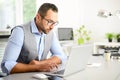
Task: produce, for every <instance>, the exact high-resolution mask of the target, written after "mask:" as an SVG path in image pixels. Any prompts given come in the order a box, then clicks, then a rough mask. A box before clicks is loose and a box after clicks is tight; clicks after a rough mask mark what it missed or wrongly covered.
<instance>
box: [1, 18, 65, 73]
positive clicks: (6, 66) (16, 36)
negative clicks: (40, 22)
mask: <svg viewBox="0 0 120 80" xmlns="http://www.w3.org/2000/svg"><path fill="white" fill-rule="evenodd" d="M31 29H32V33H33V35H34V36H35V39H36V43H37V45H36V46H37V51H38V54H39V59H41V55H42V53H43V50H44V37H45V36H46V34H44V33H40V32H39V31H38V29H37V27H36V24H35V22H34V20H32V21H31ZM23 41H24V32H23V29H22V28H20V27H16V28H15V29H14V30H13V31H12V34H11V36H10V37H9V40H8V43H7V46H6V49H5V53H4V57H3V60H2V64H1V68H2V71H3V72H5V73H8V74H9V73H10V71H11V70H12V68H13V67H14V66H15V65H16V64H17V62H16V60H17V58H18V56H19V55H20V52H21V49H22V46H23ZM50 51H51V53H52V55H53V56H57V57H59V58H60V59H61V61H62V63H63V62H65V60H66V59H67V57H66V56H65V54H64V52H63V51H62V48H61V46H60V44H59V41H58V39H57V37H56V36H55V35H54V36H53V41H52V46H51V48H50Z"/></svg>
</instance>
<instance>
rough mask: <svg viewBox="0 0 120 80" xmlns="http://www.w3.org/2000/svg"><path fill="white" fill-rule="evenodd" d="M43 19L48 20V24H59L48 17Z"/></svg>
mask: <svg viewBox="0 0 120 80" xmlns="http://www.w3.org/2000/svg"><path fill="white" fill-rule="evenodd" d="M43 19H44V20H46V21H47V25H48V26H56V25H57V24H58V21H57V22H54V21H53V20H50V19H46V18H43Z"/></svg>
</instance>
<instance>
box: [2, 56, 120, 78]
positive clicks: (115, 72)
mask: <svg viewBox="0 0 120 80" xmlns="http://www.w3.org/2000/svg"><path fill="white" fill-rule="evenodd" d="M89 63H101V66H98V67H87V68H86V69H85V70H84V71H81V72H79V73H76V74H73V75H71V76H69V77H66V78H65V80H120V61H118V60H111V61H108V62H106V61H105V60H104V58H103V57H102V56H100V57H91V59H90V60H89ZM36 73H38V72H33V73H32V72H31V73H20V74H12V75H9V76H7V77H3V78H1V79H0V80H37V79H34V78H32V75H34V74H36ZM46 80H47V79H46ZM52 80H64V79H61V78H56V79H52Z"/></svg>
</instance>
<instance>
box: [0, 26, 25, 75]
mask: <svg viewBox="0 0 120 80" xmlns="http://www.w3.org/2000/svg"><path fill="white" fill-rule="evenodd" d="M23 39H24V33H23V29H22V28H20V27H16V28H14V29H13V31H12V34H11V36H10V37H9V39H8V43H7V46H6V48H5V52H4V57H3V60H2V62H1V69H2V71H3V72H4V73H7V74H9V73H10V71H11V70H12V68H13V67H14V66H15V65H16V64H17V62H16V60H17V58H18V56H19V54H20V51H21V48H22V45H23Z"/></svg>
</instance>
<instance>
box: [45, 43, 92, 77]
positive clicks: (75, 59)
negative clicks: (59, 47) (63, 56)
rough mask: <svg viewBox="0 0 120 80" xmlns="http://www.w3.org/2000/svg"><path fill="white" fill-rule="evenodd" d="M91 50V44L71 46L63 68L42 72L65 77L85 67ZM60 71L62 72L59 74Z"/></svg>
mask: <svg viewBox="0 0 120 80" xmlns="http://www.w3.org/2000/svg"><path fill="white" fill-rule="evenodd" d="M92 51H93V46H92V44H84V45H79V46H72V47H71V51H70V54H69V57H68V60H67V63H66V65H65V70H61V71H58V72H57V73H44V74H46V75H48V76H58V77H66V76H70V75H72V74H75V73H78V72H80V71H82V70H84V69H85V68H86V65H87V62H88V59H89V57H90V55H91V54H92ZM63 71H64V72H63ZM60 72H61V73H63V74H60ZM58 73H59V74H58Z"/></svg>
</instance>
